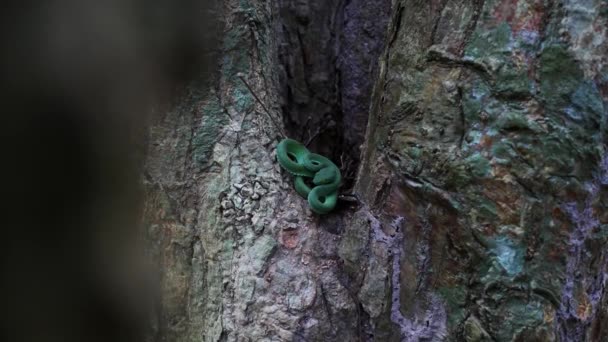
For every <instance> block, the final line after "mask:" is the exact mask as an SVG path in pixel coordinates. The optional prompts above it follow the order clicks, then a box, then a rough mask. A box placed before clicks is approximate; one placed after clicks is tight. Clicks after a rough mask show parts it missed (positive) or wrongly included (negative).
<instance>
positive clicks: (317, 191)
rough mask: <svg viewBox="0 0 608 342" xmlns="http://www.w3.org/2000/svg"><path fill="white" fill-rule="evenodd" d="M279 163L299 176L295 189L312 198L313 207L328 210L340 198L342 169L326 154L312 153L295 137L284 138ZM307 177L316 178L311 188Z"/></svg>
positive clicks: (331, 208)
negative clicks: (324, 155) (325, 155)
mask: <svg viewBox="0 0 608 342" xmlns="http://www.w3.org/2000/svg"><path fill="white" fill-rule="evenodd" d="M277 159H278V161H279V164H281V166H282V167H283V168H284V169H285V170H287V172H289V173H291V174H292V175H294V176H295V189H296V192H297V193H298V194H300V196H302V197H304V198H305V199H307V200H308V204H309V205H310V208H311V209H312V211H314V212H315V213H317V214H327V213H328V212H330V211H332V210H333V209H334V207H335V206H336V202H337V201H338V188H339V187H340V182H341V181H342V176H341V175H340V169H339V168H338V167H337V166H336V164H334V163H333V162H332V161H331V160H329V159H327V158H325V157H323V156H322V155H319V154H315V153H310V151H308V149H307V148H306V147H305V146H304V145H302V144H300V143H299V142H297V141H295V140H293V139H283V140H282V141H281V142H280V143H279V145H278V146H277ZM305 178H312V183H313V184H314V187H313V188H312V189H311V188H310V186H308V184H306V182H305Z"/></svg>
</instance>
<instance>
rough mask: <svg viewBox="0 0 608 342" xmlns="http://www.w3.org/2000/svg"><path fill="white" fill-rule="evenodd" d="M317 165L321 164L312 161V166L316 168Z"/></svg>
mask: <svg viewBox="0 0 608 342" xmlns="http://www.w3.org/2000/svg"><path fill="white" fill-rule="evenodd" d="M319 164H321V163H319V162H318V161H316V160H313V161H312V165H315V166H317V165H319Z"/></svg>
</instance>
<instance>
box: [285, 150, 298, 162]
mask: <svg viewBox="0 0 608 342" xmlns="http://www.w3.org/2000/svg"><path fill="white" fill-rule="evenodd" d="M287 156H288V157H289V159H291V161H293V162H297V161H298V159H297V158H296V155H295V154H293V153H291V152H287Z"/></svg>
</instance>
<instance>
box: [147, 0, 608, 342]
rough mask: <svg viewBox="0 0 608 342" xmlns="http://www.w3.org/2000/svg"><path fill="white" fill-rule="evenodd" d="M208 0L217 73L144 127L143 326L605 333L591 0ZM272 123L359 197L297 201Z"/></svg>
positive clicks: (600, 83)
mask: <svg viewBox="0 0 608 342" xmlns="http://www.w3.org/2000/svg"><path fill="white" fill-rule="evenodd" d="M222 11H223V12H222V15H223V18H224V19H225V29H224V37H223V42H224V43H223V47H222V49H221V51H220V59H219V60H220V63H221V66H220V68H219V73H218V74H217V77H216V78H215V80H214V81H213V82H211V84H209V83H206V84H198V83H196V82H195V83H193V84H192V85H191V86H189V87H188V88H187V89H186V90H185V91H184V95H183V96H182V97H181V98H179V99H176V101H175V104H174V106H172V108H170V109H168V110H160V109H159V110H158V111H157V112H158V113H157V114H156V115H155V121H154V122H153V123H152V125H151V128H150V136H149V151H148V157H147V162H146V166H145V177H144V178H145V179H144V183H145V187H146V189H147V190H146V193H147V196H146V203H145V204H146V205H145V211H144V223H145V224H144V226H145V227H146V235H147V237H148V240H149V241H150V246H151V247H150V253H151V255H152V256H153V258H154V260H156V262H157V264H158V269H159V270H160V274H159V277H160V281H159V283H160V293H161V299H160V302H159V307H158V310H157V312H156V313H155V318H154V322H153V324H152V326H151V329H150V336H149V340H150V341H603V340H606V339H608V330H607V329H606V328H604V327H602V324H601V322H602V321H606V319H607V317H608V296H606V281H607V280H608V251H607V249H606V242H607V238H608V230H607V229H608V225H606V222H607V221H608V217H607V214H606V211H605V210H603V209H604V208H605V207H606V192H605V187H606V185H607V184H608V154H606V133H607V131H606V112H607V111H606V108H608V107H607V106H608V43H607V42H606V39H607V36H608V29H607V28H608V3H606V1H601V0H578V1H577V0H544V1H543V0H485V1H484V0H469V1H464V0H429V1H426V0H425V1H420V0H401V1H399V0H396V1H392V3H389V2H388V1H387V0H384V1H375V2H373V3H371V2H369V1H363V0H352V1H322V0H292V1H288V0H276V1H270V0H266V1H236V0H229V1H225V2H224V4H223V9H222ZM372 84H373V89H372ZM367 108H369V110H367ZM363 127H367V130H366V132H365V134H363ZM286 136H288V137H291V138H295V139H299V140H301V141H303V142H305V143H307V144H308V145H309V147H310V148H311V150H313V151H315V152H319V153H323V154H325V155H327V156H329V157H331V158H332V159H333V160H334V161H335V162H336V164H337V165H338V166H340V167H341V169H342V171H343V173H344V174H345V176H346V177H345V178H346V179H345V185H344V186H343V188H342V194H347V193H351V192H352V193H354V194H355V195H356V196H357V197H358V201H357V202H351V201H346V200H345V199H344V198H343V199H342V200H341V202H340V203H339V205H338V207H337V209H336V210H335V211H334V212H332V213H330V214H328V215H324V216H319V215H316V214H314V213H312V212H311V211H310V209H309V208H308V205H307V202H306V201H305V200H303V199H302V198H300V197H299V196H298V195H297V194H296V193H295V191H294V190H293V187H292V179H290V177H289V175H287V174H285V173H284V172H282V171H281V169H280V167H279V165H278V163H277V162H276V159H275V153H274V148H275V146H276V144H277V142H278V141H279V140H280V139H281V138H283V137H286ZM360 145H361V146H362V148H361V150H360V149H359V146H360Z"/></svg>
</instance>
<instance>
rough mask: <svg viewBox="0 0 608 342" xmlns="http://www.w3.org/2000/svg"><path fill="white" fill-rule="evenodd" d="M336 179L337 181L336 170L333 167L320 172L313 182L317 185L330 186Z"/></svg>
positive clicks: (316, 174)
mask: <svg viewBox="0 0 608 342" xmlns="http://www.w3.org/2000/svg"><path fill="white" fill-rule="evenodd" d="M335 179H336V172H335V170H334V169H333V168H331V167H326V168H323V169H321V170H319V171H318V172H317V173H315V177H314V178H313V180H312V182H313V183H315V184H316V185H320V184H329V183H332V182H333V181H334V180H335Z"/></svg>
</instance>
